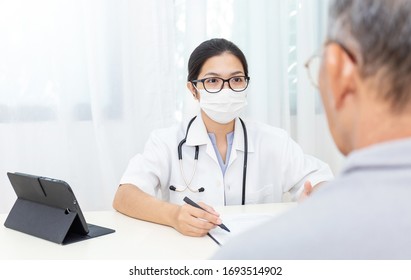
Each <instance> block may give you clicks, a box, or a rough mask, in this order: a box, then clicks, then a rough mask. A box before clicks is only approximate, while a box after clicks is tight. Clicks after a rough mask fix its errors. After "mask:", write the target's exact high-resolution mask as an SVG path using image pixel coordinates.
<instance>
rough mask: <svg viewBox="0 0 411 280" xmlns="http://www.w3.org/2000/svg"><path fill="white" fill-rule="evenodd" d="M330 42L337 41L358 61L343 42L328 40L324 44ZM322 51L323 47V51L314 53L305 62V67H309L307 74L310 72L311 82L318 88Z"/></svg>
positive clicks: (350, 56)
mask: <svg viewBox="0 0 411 280" xmlns="http://www.w3.org/2000/svg"><path fill="white" fill-rule="evenodd" d="M330 43H335V44H337V45H339V46H340V47H341V48H342V49H343V50H344V51H345V52H346V53H347V55H348V56H349V58H350V59H351V60H352V61H353V62H354V63H356V61H357V60H356V58H355V56H354V55H353V53H352V52H351V51H350V50H349V49H347V48H346V47H345V46H344V45H343V44H342V43H340V42H338V41H334V40H333V41H331V40H329V41H327V42H326V43H325V44H324V46H326V45H328V44H330ZM322 52H323V49H321V51H319V52H317V53H315V54H314V55H312V56H311V57H310V58H309V59H308V60H307V62H306V63H305V64H304V67H305V68H306V69H307V74H308V78H309V79H310V82H311V83H312V84H313V86H314V87H315V88H317V89H318V86H319V77H320V67H321V57H322Z"/></svg>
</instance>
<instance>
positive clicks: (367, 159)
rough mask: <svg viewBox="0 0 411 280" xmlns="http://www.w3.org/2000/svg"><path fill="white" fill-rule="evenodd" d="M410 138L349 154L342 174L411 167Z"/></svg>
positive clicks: (376, 145)
mask: <svg viewBox="0 0 411 280" xmlns="http://www.w3.org/2000/svg"><path fill="white" fill-rule="evenodd" d="M410 153H411V138H404V139H401V140H393V141H387V142H383V143H379V144H375V145H372V146H369V147H366V148H363V149H359V150H356V151H354V152H352V153H350V154H349V155H348V157H347V160H346V163H345V166H344V168H343V169H342V173H350V172H352V171H355V170H357V169H361V168H379V167H385V168H386V167H398V166H411V157H410Z"/></svg>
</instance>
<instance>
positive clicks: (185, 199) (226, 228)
mask: <svg viewBox="0 0 411 280" xmlns="http://www.w3.org/2000/svg"><path fill="white" fill-rule="evenodd" d="M183 200H184V201H185V202H186V203H187V204H190V205H191V206H194V207H196V208H199V209H201V210H204V211H206V212H207V210H205V209H204V208H202V207H201V206H200V205H198V204H197V203H195V202H194V201H192V200H191V199H189V198H188V197H187V196H186V197H184V199H183ZM218 226H219V227H220V228H222V229H224V230H226V231H228V232H230V230H229V229H228V227H226V226H225V225H224V224H220V225H218Z"/></svg>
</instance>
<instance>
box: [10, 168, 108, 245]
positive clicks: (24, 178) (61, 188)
mask: <svg viewBox="0 0 411 280" xmlns="http://www.w3.org/2000/svg"><path fill="white" fill-rule="evenodd" d="M7 176H8V178H9V180H10V183H11V185H12V186H13V189H14V191H15V193H16V195H17V200H16V202H15V204H14V206H13V208H12V209H11V211H10V213H9V215H8V217H7V219H6V222H5V224H4V225H5V226H6V227H8V228H12V229H15V230H18V231H21V232H25V233H28V234H31V235H34V236H37V237H40V238H43V239H47V240H49V241H53V242H56V243H60V244H68V243H73V242H77V241H81V240H85V239H90V238H93V237H97V236H101V235H105V234H109V233H113V232H115V231H114V230H113V229H110V228H105V227H100V226H97V225H93V224H88V223H87V222H86V220H85V218H84V215H83V213H82V211H81V208H80V205H79V202H78V201H77V199H76V197H75V195H74V192H73V190H72V188H71V187H70V185H69V184H68V183H66V182H65V181H63V180H58V179H53V178H48V177H42V176H36V175H30V174H25V173H18V172H16V173H10V172H9V173H7Z"/></svg>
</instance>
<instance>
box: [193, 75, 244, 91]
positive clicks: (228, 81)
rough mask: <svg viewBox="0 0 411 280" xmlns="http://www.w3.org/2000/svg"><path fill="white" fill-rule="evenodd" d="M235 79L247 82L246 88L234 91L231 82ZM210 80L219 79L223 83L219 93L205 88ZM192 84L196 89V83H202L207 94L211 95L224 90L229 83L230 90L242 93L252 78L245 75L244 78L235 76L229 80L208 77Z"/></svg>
mask: <svg viewBox="0 0 411 280" xmlns="http://www.w3.org/2000/svg"><path fill="white" fill-rule="evenodd" d="M235 78H244V79H245V81H246V85H245V88H243V89H240V90H239V89H233V88H232V87H231V84H230V80H232V79H235ZM209 79H219V80H221V81H223V83H222V84H221V88H220V89H219V90H218V91H209V90H208V89H207V87H206V86H205V84H204V82H205V81H206V80H209ZM190 83H192V84H193V86H194V87H195V88H197V87H196V85H195V83H202V84H203V88H204V89H205V90H206V91H207V92H209V93H219V92H220V91H222V90H223V88H224V84H225V83H228V86H229V88H230V89H231V90H232V91H235V92H242V91H245V90H246V89H247V87H248V84H249V83H250V77H249V76H245V75H244V76H234V77H231V78H228V79H223V78H220V77H207V78H204V79H201V80H191V81H190Z"/></svg>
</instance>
